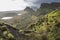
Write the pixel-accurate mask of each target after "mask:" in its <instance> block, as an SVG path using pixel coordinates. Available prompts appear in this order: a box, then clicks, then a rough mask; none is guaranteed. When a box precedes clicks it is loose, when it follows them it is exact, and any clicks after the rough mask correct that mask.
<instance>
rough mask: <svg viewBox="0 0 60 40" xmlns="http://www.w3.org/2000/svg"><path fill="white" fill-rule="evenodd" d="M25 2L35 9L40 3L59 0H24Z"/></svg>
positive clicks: (58, 0)
mask: <svg viewBox="0 0 60 40" xmlns="http://www.w3.org/2000/svg"><path fill="white" fill-rule="evenodd" d="M24 1H25V2H27V3H28V4H29V5H28V6H29V7H31V8H33V9H37V8H39V7H40V5H41V3H51V2H60V0H24Z"/></svg>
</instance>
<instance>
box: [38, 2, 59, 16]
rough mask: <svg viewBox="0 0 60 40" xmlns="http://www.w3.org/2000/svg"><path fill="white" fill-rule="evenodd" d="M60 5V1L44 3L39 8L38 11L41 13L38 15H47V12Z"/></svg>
mask: <svg viewBox="0 0 60 40" xmlns="http://www.w3.org/2000/svg"><path fill="white" fill-rule="evenodd" d="M59 7H60V3H56V2H53V3H42V4H41V7H40V8H39V9H38V10H37V12H38V13H39V14H38V15H41V14H42V15H45V14H46V13H49V12H51V11H53V10H56V9H59Z"/></svg>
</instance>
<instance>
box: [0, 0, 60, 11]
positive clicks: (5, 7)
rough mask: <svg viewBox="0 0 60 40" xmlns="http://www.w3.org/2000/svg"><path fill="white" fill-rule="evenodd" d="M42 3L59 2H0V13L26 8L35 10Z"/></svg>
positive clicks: (20, 0) (34, 0)
mask: <svg viewBox="0 0 60 40" xmlns="http://www.w3.org/2000/svg"><path fill="white" fill-rule="evenodd" d="M43 2H48V3H50V2H60V0H0V11H11V10H23V9H25V8H26V6H29V7H31V8H33V9H37V8H39V7H40V4H41V3H43Z"/></svg>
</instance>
